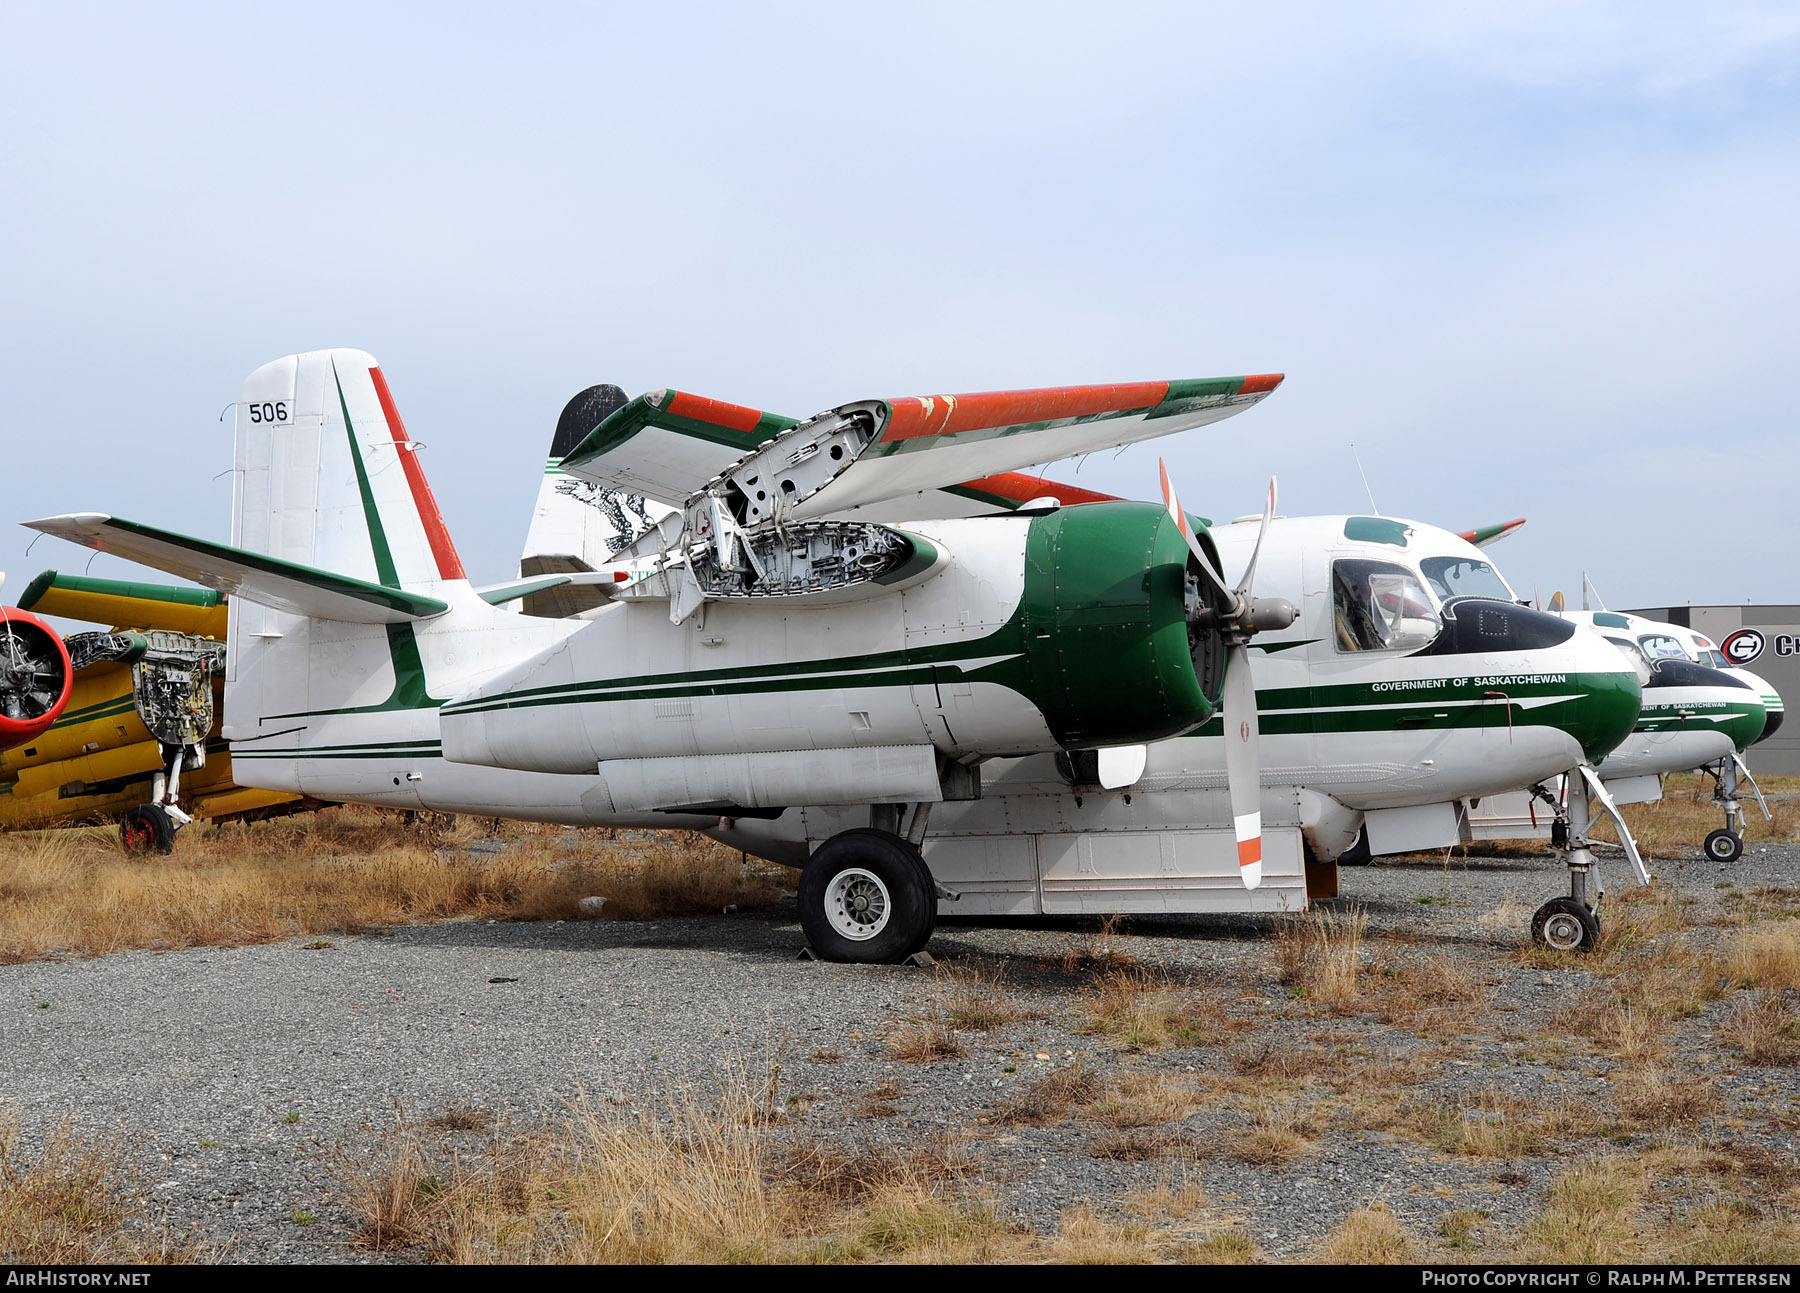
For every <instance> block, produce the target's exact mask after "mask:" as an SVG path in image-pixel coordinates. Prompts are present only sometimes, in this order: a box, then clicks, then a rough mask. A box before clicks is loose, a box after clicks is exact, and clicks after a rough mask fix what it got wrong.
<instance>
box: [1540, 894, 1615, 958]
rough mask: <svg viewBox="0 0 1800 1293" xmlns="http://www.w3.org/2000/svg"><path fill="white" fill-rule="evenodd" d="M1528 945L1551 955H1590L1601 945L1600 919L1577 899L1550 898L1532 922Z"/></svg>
mask: <svg viewBox="0 0 1800 1293" xmlns="http://www.w3.org/2000/svg"><path fill="white" fill-rule="evenodd" d="M1531 941H1532V942H1534V943H1536V944H1537V945H1538V946H1539V947H1547V948H1549V949H1550V950H1551V951H1553V952H1591V951H1593V950H1594V945H1595V944H1597V943H1598V942H1599V941H1600V917H1599V916H1597V915H1595V913H1594V909H1593V908H1592V907H1589V906H1588V905H1587V904H1586V903H1585V902H1582V901H1581V900H1579V899H1577V898H1552V899H1551V900H1550V901H1549V902H1547V903H1545V904H1544V905H1543V906H1542V907H1539V908H1538V909H1537V913H1536V914H1535V915H1533V916H1532V918H1531Z"/></svg>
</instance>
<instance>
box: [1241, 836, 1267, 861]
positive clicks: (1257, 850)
mask: <svg viewBox="0 0 1800 1293" xmlns="http://www.w3.org/2000/svg"><path fill="white" fill-rule="evenodd" d="M1261 862H1262V836H1260V835H1258V836H1257V837H1256V838H1255V839H1253V840H1239V841H1238V865H1239V866H1241V867H1244V866H1257V865H1258V864H1260V863H1261Z"/></svg>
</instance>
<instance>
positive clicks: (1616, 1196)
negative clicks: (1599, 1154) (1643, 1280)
mask: <svg viewBox="0 0 1800 1293" xmlns="http://www.w3.org/2000/svg"><path fill="white" fill-rule="evenodd" d="M1645 1184H1646V1177H1645V1172H1644V1169H1643V1167H1642V1166H1641V1165H1640V1164H1638V1163H1637V1162H1635V1161H1633V1160H1631V1159H1626V1158H1619V1157H1607V1158H1597V1159H1592V1160H1590V1161H1588V1162H1585V1163H1578V1164H1576V1165H1575V1166H1573V1167H1571V1168H1569V1169H1568V1170H1567V1171H1565V1172H1564V1173H1563V1174H1562V1176H1561V1178H1560V1179H1558V1180H1557V1182H1556V1184H1555V1185H1553V1186H1551V1187H1550V1197H1549V1199H1548V1201H1547V1202H1546V1204H1545V1206H1544V1209H1543V1211H1541V1212H1540V1213H1538V1215H1537V1216H1535V1217H1533V1218H1532V1219H1531V1221H1530V1222H1528V1223H1527V1225H1526V1227H1525V1241H1526V1242H1525V1247H1524V1251H1523V1252H1521V1253H1520V1256H1521V1257H1522V1258H1523V1259H1524V1260H1525V1261H1528V1262H1542V1263H1551V1264H1556V1265H1582V1266H1596V1265H1602V1264H1610V1263H1614V1262H1629V1261H1633V1260H1638V1259H1640V1258H1642V1257H1643V1256H1644V1255H1645V1254H1644V1253H1643V1252H1642V1245H1641V1244H1640V1242H1639V1241H1638V1236H1637V1234H1636V1230H1637V1218H1638V1211H1639V1208H1640V1206H1641V1204H1642V1201H1643V1194H1644V1188H1645Z"/></svg>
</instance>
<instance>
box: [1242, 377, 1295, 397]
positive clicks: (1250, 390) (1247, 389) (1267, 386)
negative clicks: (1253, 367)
mask: <svg viewBox="0 0 1800 1293" xmlns="http://www.w3.org/2000/svg"><path fill="white" fill-rule="evenodd" d="M1286 380H1287V374H1286V373H1252V374H1251V375H1250V376H1248V377H1246V378H1244V384H1243V385H1242V386H1240V387H1239V388H1238V394H1239V395H1267V394H1268V393H1269V392H1270V391H1272V390H1274V389H1275V388H1276V387H1277V386H1279V385H1281V383H1282V382H1284V381H1286Z"/></svg>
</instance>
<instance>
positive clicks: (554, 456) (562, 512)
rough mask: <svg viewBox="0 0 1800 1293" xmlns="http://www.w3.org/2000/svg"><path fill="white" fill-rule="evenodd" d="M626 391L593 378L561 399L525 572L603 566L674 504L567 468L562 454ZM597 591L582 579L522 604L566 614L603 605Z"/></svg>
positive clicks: (522, 559) (542, 612) (621, 401)
mask: <svg viewBox="0 0 1800 1293" xmlns="http://www.w3.org/2000/svg"><path fill="white" fill-rule="evenodd" d="M628 402H629V401H628V397H627V396H626V394H625V392H624V391H622V390H620V389H619V388H618V387H617V386H614V385H611V384H610V383H602V384H600V385H598V386H590V387H588V388H587V389H586V390H584V391H582V392H581V393H580V394H578V395H577V396H575V398H574V399H572V400H570V401H569V402H568V404H567V405H565V406H564V407H563V411H562V416H561V417H560V418H558V419H557V423H556V433H555V434H554V435H553V436H552V437H551V440H550V456H549V458H548V460H547V461H546V462H545V465H544V479H543V484H542V485H540V486H539V488H538V497H537V504H536V506H535V507H534V508H533V509H532V514H531V529H530V530H529V532H528V533H527V534H526V536H525V548H524V551H523V552H522V553H521V554H520V556H519V577H520V578H521V579H526V578H531V577H533V576H539V575H559V574H580V573H585V572H589V571H594V570H598V569H600V568H601V567H603V566H605V565H606V564H607V562H608V561H609V560H610V559H611V558H612V556H613V554H614V553H616V552H618V551H620V550H621V549H623V548H625V547H627V546H628V545H629V544H630V543H631V541H632V540H633V539H635V538H636V537H637V536H638V535H640V534H642V533H643V532H644V531H645V530H648V529H649V528H650V526H651V525H652V524H653V523H654V522H655V521H656V520H657V519H658V518H659V517H662V516H665V515H667V514H669V512H670V509H669V508H667V507H664V506H663V505H662V504H660V503H653V502H649V501H648V500H646V499H644V498H642V497H640V496H638V495H635V494H626V493H624V492H623V491H620V490H616V489H609V488H607V487H605V486H602V485H596V484H593V483H591V482H589V481H585V480H582V479H580V478H579V477H576V476H571V475H569V474H568V473H567V472H565V471H564V470H563V469H562V460H563V459H564V458H566V457H568V456H569V454H570V453H571V452H572V451H573V450H574V448H575V446H576V445H578V444H580V443H581V441H582V440H583V439H585V438H586V437H587V435H588V433H589V432H591V431H592V430H593V429H594V428H595V427H597V426H599V425H600V423H602V422H604V421H605V420H606V419H607V418H608V417H610V416H612V414H614V413H615V412H617V411H618V410H619V409H621V408H623V407H624V406H625V405H626V403H628ZM600 603H601V596H600V594H599V592H598V591H597V590H596V589H595V588H593V587H590V586H588V585H585V584H582V583H579V582H576V583H570V584H563V585H559V586H557V587H554V588H549V589H546V590H544V591H541V592H533V593H529V594H527V595H526V596H525V598H524V599H523V603H522V606H521V609H522V610H523V611H524V613H525V614H527V615H535V616H543V617H546V618H550V619H561V618H563V617H565V616H569V615H575V614H579V613H581V612H582V611H585V610H591V609H592V608H593V607H595V606H598V605H600Z"/></svg>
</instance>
